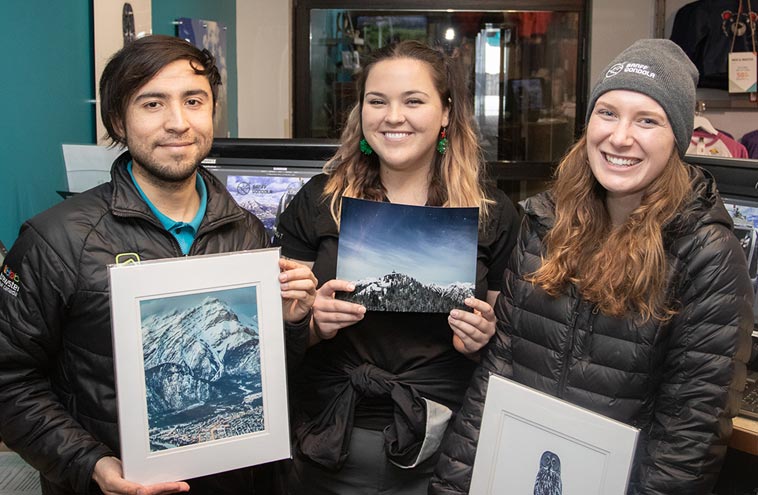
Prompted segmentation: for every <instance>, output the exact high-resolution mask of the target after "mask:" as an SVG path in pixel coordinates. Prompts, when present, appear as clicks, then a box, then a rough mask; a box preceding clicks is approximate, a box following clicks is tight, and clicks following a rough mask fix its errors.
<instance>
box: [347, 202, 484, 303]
mask: <svg viewBox="0 0 758 495" xmlns="http://www.w3.org/2000/svg"><path fill="white" fill-rule="evenodd" d="M478 213H479V212H478V209H477V208H441V207H430V206H410V205H402V204H393V203H389V202H377V201H366V200H361V199H354V198H343V199H342V216H341V219H340V236H339V246H338V255H337V278H338V279H341V280H348V281H351V282H353V283H354V284H355V287H356V289H355V291H353V292H352V293H341V294H338V297H339V298H340V299H344V300H348V301H351V302H355V303H358V304H362V305H364V306H365V307H366V309H368V310H370V311H410V312H424V313H446V312H449V311H450V310H451V309H453V308H463V307H464V305H463V300H464V299H465V298H466V297H470V296H473V295H474V285H475V279H476V256H477V239H478V222H479V218H478Z"/></svg>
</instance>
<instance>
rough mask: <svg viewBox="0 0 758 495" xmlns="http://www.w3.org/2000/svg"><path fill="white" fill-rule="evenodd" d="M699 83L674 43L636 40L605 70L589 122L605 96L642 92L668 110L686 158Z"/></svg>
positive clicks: (595, 90) (594, 91) (592, 101)
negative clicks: (612, 92) (614, 91)
mask: <svg viewBox="0 0 758 495" xmlns="http://www.w3.org/2000/svg"><path fill="white" fill-rule="evenodd" d="M697 80H698V71H697V68H695V65H694V64H693V63H692V61H690V59H689V58H688V57H687V55H686V54H685V53H684V52H683V51H682V49H681V48H679V45H677V44H676V43H674V42H673V41H670V40H666V39H646V40H639V41H635V42H634V43H633V44H632V45H631V46H630V47H629V48H627V49H626V50H624V51H623V52H621V53H620V54H619V55H618V56H617V57H616V58H615V59H614V60H613V62H611V63H610V64H609V65H608V67H606V68H605V70H604V71H603V73H602V76H601V77H600V80H599V81H598V82H597V83H596V84H595V87H594V88H593V89H592V94H591V95H590V101H589V105H588V106H587V118H586V122H589V120H590V115H592V111H593V110H594V108H595V102H597V99H598V98H599V97H600V95H602V94H603V93H606V92H608V91H611V90H614V89H626V90H629V91H636V92H638V93H642V94H644V95H647V96H649V97H650V98H652V99H654V100H655V101H657V102H658V104H659V105H660V106H661V107H663V109H664V110H665V111H666V115H667V116H668V119H669V122H670V123H671V129H672V130H673V131H674V138H675V139H676V146H677V148H679V156H680V157H683V156H684V153H685V152H686V151H687V148H688V147H689V144H690V139H691V138H692V130H693V129H692V127H693V121H694V117H695V86H696V85H697Z"/></svg>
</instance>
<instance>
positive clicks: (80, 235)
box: [0, 153, 268, 494]
mask: <svg viewBox="0 0 758 495" xmlns="http://www.w3.org/2000/svg"><path fill="white" fill-rule="evenodd" d="M130 159H131V157H130V156H129V155H128V153H125V154H123V155H121V156H120V157H119V158H118V159H117V160H116V161H115V162H114V165H113V168H112V170H111V177H112V180H111V182H109V183H106V184H102V185H100V186H98V187H96V188H94V189H91V190H89V191H87V192H84V193H81V194H78V195H76V196H74V197H71V198H69V199H67V200H66V201H64V202H62V203H60V204H58V205H56V206H54V207H53V208H50V209H49V210H47V211H45V212H43V213H41V214H39V215H37V216H35V217H34V218H32V219H31V220H29V221H27V222H26V223H25V224H24V225H23V226H22V228H21V232H20V234H19V237H18V239H17V241H16V242H15V244H14V245H13V248H12V249H11V250H10V252H9V253H8V257H7V258H6V260H5V267H4V268H3V273H5V275H0V278H2V279H3V280H0V282H2V283H0V433H1V434H2V438H3V440H4V441H5V442H6V443H7V444H8V446H10V447H11V448H12V449H13V450H16V451H17V452H19V453H20V454H21V456H22V457H23V458H24V459H25V460H26V461H27V462H29V463H30V464H31V465H32V466H34V467H35V468H36V469H38V470H39V471H40V472H41V474H42V476H43V486H44V492H45V493H54V494H62V493H100V491H99V489H98V488H97V485H96V484H95V483H94V482H92V472H93V469H94V466H95V463H96V462H97V461H98V459H100V458H101V457H103V456H107V455H115V456H118V452H119V439H118V429H117V424H116V419H117V418H116V415H117V411H116V392H115V389H114V377H113V353H112V349H111V318H110V304H109V290H108V276H107V266H108V265H109V264H113V263H115V262H116V256H117V255H119V254H122V253H135V254H137V255H139V258H140V259H141V260H142V261H147V260H156V259H161V258H170V257H177V256H182V252H181V250H180V248H179V245H178V243H177V242H176V239H174V237H173V236H172V235H171V234H170V233H169V232H168V231H166V230H165V229H164V228H163V227H162V225H161V224H160V222H159V221H158V220H157V219H156V218H155V216H154V215H153V214H152V213H151V211H150V209H149V207H148V205H147V204H146V203H145V202H144V201H143V200H142V198H141V197H140V195H139V193H138V191H137V189H136V188H135V187H134V184H133V182H132V180H131V178H130V177H129V173H128V172H127V170H126V164H127V163H128V161H129V160H130ZM200 174H201V176H202V177H203V180H204V181H205V184H206V186H207V190H208V203H207V210H206V214H205V217H204V218H203V220H202V223H201V225H200V228H199V229H198V232H197V237H196V239H195V241H194V243H193V244H192V247H191V250H190V253H189V255H197V254H210V253H223V252H231V251H239V250H246V249H257V248H262V247H266V246H267V244H268V243H267V238H266V234H265V231H264V228H263V225H262V224H261V222H260V221H259V220H258V219H257V218H256V217H254V216H253V215H251V214H249V213H248V212H247V211H245V210H243V209H242V208H240V207H239V206H237V204H236V203H235V202H234V200H233V199H232V197H231V196H230V195H229V194H228V193H227V192H226V190H225V188H224V186H223V185H222V184H221V183H220V182H219V181H218V180H216V179H215V178H214V177H213V176H212V175H211V174H210V173H208V172H207V171H205V170H203V169H202V168H200ZM10 279H12V280H13V281H14V282H13V283H14V284H15V286H16V287H17V290H15V287H14V286H13V285H10V284H9V283H7V282H6V280H10Z"/></svg>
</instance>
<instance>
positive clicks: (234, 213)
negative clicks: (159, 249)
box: [111, 151, 245, 235]
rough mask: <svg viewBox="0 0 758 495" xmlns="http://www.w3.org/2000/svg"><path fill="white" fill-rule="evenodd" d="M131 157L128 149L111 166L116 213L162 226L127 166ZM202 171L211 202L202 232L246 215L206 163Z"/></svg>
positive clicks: (200, 231) (113, 200)
mask: <svg viewBox="0 0 758 495" xmlns="http://www.w3.org/2000/svg"><path fill="white" fill-rule="evenodd" d="M131 159H132V156H131V154H130V153H129V152H128V151H125V152H124V153H122V154H121V155H119V156H118V158H116V160H115V161H114V162H113V166H112V167H111V184H113V194H112V195H111V210H112V211H113V214H114V215H116V216H122V217H139V218H143V219H145V220H147V221H149V222H151V223H153V224H155V225H157V226H159V227H161V228H162V226H161V223H160V222H159V221H158V219H157V218H155V215H153V213H152V212H151V211H150V207H148V205H147V203H145V201H143V199H142V198H141V197H140V194H139V192H138V191H137V188H136V187H134V182H132V179H131V178H130V177H129V172H128V171H127V170H126V165H127V164H128V163H129V161H130V160H131ZM198 172H199V173H200V176H201V177H202V178H203V180H204V181H205V186H206V188H207V190H208V205H207V207H206V210H205V217H204V218H203V221H202V223H201V224H200V228H199V229H198V235H199V234H201V233H202V232H204V231H206V230H208V229H213V228H216V227H218V226H220V225H224V224H226V223H229V222H235V221H238V220H240V219H241V218H244V216H245V211H244V210H243V209H242V208H240V207H239V206H238V205H237V203H236V202H235V201H234V199H233V198H232V197H231V196H230V195H229V193H228V192H227V191H226V188H225V187H224V185H223V184H221V182H219V180H218V179H216V177H215V176H214V175H213V174H211V173H210V172H208V171H207V170H205V168H203V167H202V166H200V167H198Z"/></svg>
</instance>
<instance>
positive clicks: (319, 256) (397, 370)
mask: <svg viewBox="0 0 758 495" xmlns="http://www.w3.org/2000/svg"><path fill="white" fill-rule="evenodd" d="M357 85H358V94H359V95H360V101H359V102H358V103H357V105H356V106H355V108H353V110H352V111H351V113H350V116H349V118H348V121H347V123H346V126H345V128H344V129H345V130H344V132H343V135H342V145H341V147H340V150H339V151H338V152H337V154H336V155H335V156H334V158H332V159H331V160H330V161H329V163H327V165H326V166H325V172H326V174H324V175H320V176H317V177H314V178H313V179H311V180H310V181H309V182H308V183H307V184H306V185H305V186H304V187H303V189H301V191H300V192H299V193H298V195H297V197H295V199H294V200H293V201H292V203H291V204H290V206H289V207H288V208H287V210H286V211H285V212H284V213H283V214H282V217H281V221H280V225H279V231H280V233H281V243H282V253H283V255H284V256H287V257H290V258H294V259H297V260H302V261H303V262H305V263H307V264H310V265H311V266H312V267H313V271H314V274H315V275H316V277H317V278H318V280H319V282H320V284H321V285H320V288H319V290H318V293H317V301H316V303H315V305H314V311H313V317H312V318H311V347H310V349H309V351H308V353H307V355H306V356H305V361H304V364H303V366H302V368H301V369H300V370H299V371H298V372H297V373H296V374H295V376H293V377H292V378H291V380H290V382H291V384H292V388H293V389H294V390H293V393H292V394H291V396H292V397H293V407H292V410H293V422H294V425H293V430H294V432H295V435H296V437H297V444H296V447H295V456H294V467H293V469H292V476H291V477H290V480H291V483H290V492H291V493H303V494H308V495H314V494H322V493H339V494H349V495H362V494H365V495H371V494H379V493H382V494H396V495H400V494H408V495H411V494H425V493H426V490H427V485H428V480H429V477H430V476H431V472H432V468H433V467H434V464H435V462H436V456H437V447H438V445H439V441H440V439H441V437H442V434H443V432H444V430H445V427H446V425H447V421H448V418H449V417H450V415H451V414H452V412H453V411H455V410H457V409H458V406H459V404H460V401H461V399H462V398H463V393H464V391H465V389H466V387H467V385H468V380H469V377H470V376H471V373H472V372H473V369H474V366H475V362H474V359H476V358H477V357H478V352H479V350H480V349H481V348H482V346H483V345H485V344H486V343H487V341H488V340H489V339H490V337H491V336H492V334H493V333H494V331H495V315H494V312H493V309H492V304H493V303H494V300H495V296H496V295H497V291H498V290H499V289H500V282H501V277H502V270H503V269H504V267H505V263H506V261H507V258H508V256H509V254H510V251H511V249H512V247H513V245H514V243H515V231H516V230H517V228H516V225H517V222H518V215H517V213H516V210H515V208H514V206H513V205H512V204H511V202H510V201H509V200H508V198H506V197H505V195H504V194H503V193H502V192H501V191H498V190H497V189H494V188H492V187H488V186H486V185H485V183H484V180H483V177H482V175H483V174H482V169H483V166H484V163H483V162H482V158H481V154H480V152H479V147H478V144H477V138H476V134H475V132H474V130H473V129H472V127H471V122H472V117H471V107H470V103H469V98H470V95H469V94H468V92H467V89H466V85H465V79H464V78H463V77H462V74H461V73H460V71H459V68H458V67H457V65H456V63H455V61H454V60H452V59H449V58H448V57H447V56H445V55H444V54H443V53H442V52H440V51H437V50H434V49H432V48H430V47H428V46H426V45H424V44H422V43H419V42H415V41H405V42H401V43H399V44H397V45H393V46H390V47H388V48H386V49H384V50H381V51H380V52H378V53H376V54H374V55H373V56H372V58H371V59H370V60H368V61H367V63H366V64H365V65H364V68H363V72H362V74H361V76H360V77H359V79H358V83H357ZM343 197H355V198H361V199H371V200H376V201H388V202H392V203H403V204H410V205H428V206H440V207H447V206H468V207H471V206H474V207H478V208H479V211H480V222H479V241H478V254H477V267H476V275H477V283H476V289H475V296H476V297H470V298H468V299H466V301H465V303H466V304H467V305H468V306H469V308H471V310H472V311H462V310H453V311H451V312H450V313H449V314H444V313H436V314H434V313H431V314H429V313H427V314H424V313H382V312H366V310H365V308H364V307H363V306H361V305H358V304H353V303H349V302H347V301H342V300H338V299H335V298H334V294H335V292H336V291H350V290H352V287H351V285H350V283H349V282H347V281H344V280H335V276H336V261H337V243H338V239H339V216H340V207H341V202H342V198H343ZM429 263H430V264H432V265H433V264H434V263H435V260H429Z"/></svg>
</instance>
